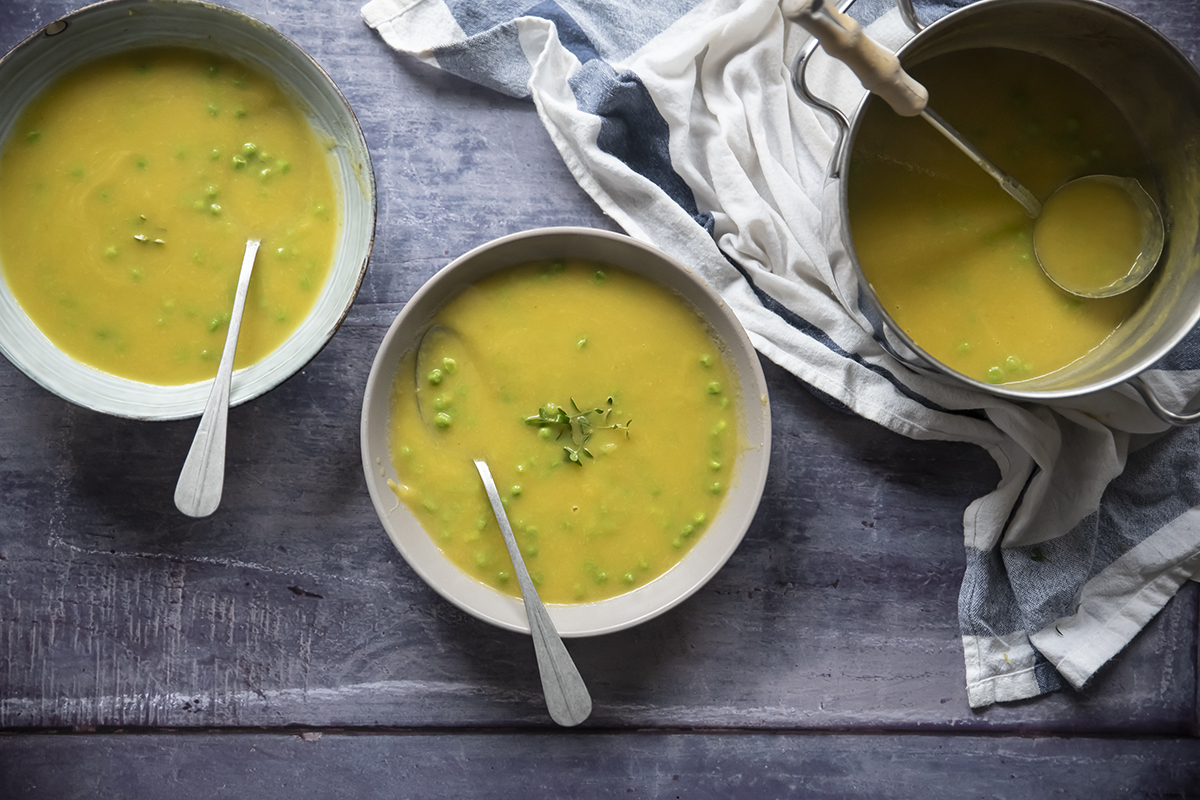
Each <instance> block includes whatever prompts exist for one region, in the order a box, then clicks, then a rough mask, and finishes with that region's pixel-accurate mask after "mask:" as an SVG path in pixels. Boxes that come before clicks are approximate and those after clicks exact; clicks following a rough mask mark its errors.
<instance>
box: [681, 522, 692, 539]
mask: <svg viewBox="0 0 1200 800" xmlns="http://www.w3.org/2000/svg"><path fill="white" fill-rule="evenodd" d="M695 532H696V526H695V525H693V524H691V523H690V522H689V523H688V524H687V525H684V526H683V528H682V529H681V530H680V531H679V535H680V536H682V537H683V538H685V539H686V538H687V537H689V536H691V535H692V534H693V533H695Z"/></svg>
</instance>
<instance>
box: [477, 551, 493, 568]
mask: <svg viewBox="0 0 1200 800" xmlns="http://www.w3.org/2000/svg"><path fill="white" fill-rule="evenodd" d="M489 561H491V559H490V558H488V554H487V553H485V552H484V551H482V550H480V551H479V552H477V553H476V554H475V565H476V566H480V567H486V566H487V564H488V562H489Z"/></svg>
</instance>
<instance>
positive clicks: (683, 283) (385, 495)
mask: <svg viewBox="0 0 1200 800" xmlns="http://www.w3.org/2000/svg"><path fill="white" fill-rule="evenodd" d="M571 257H578V258H587V259H591V260H594V261H600V262H604V263H609V264H613V265H615V266H618V267H623V268H625V269H627V270H629V271H631V272H634V273H636V274H639V275H641V276H643V277H645V278H648V279H650V280H652V281H655V282H656V283H659V284H661V285H663V286H666V287H668V288H670V289H672V290H674V291H675V292H676V293H678V294H679V295H681V296H682V297H683V298H684V299H685V300H686V301H687V302H688V303H689V304H691V306H692V307H693V308H694V309H695V310H696V311H697V312H699V314H700V315H701V316H702V317H703V318H704V319H705V320H706V321H707V323H708V324H709V326H710V327H711V329H712V331H713V333H714V334H715V336H716V338H717V339H718V340H719V342H720V343H721V345H722V346H723V354H724V356H725V357H726V359H727V360H728V363H729V364H730V365H731V367H732V371H733V373H734V375H735V377H736V380H737V381H738V384H739V386H740V389H741V396H742V399H743V405H744V409H743V413H742V414H741V415H740V419H739V426H740V427H741V430H740V436H741V440H742V441H743V442H745V445H746V446H745V449H744V450H743V452H742V453H741V454H740V456H739V457H738V463H737V465H736V468H735V473H734V474H735V479H734V482H733V484H732V486H731V488H730V491H729V493H728V495H727V496H726V498H725V503H724V505H723V506H722V507H721V510H720V512H719V513H718V514H717V515H716V517H715V518H714V519H713V521H712V523H711V525H710V527H709V528H708V529H707V530H706V531H705V533H704V535H703V536H702V537H700V539H699V540H698V541H697V542H696V544H695V545H694V546H693V548H692V550H691V551H690V552H689V553H688V554H687V555H686V556H685V557H684V558H683V560H682V561H680V562H679V564H677V565H676V566H674V567H672V568H671V569H670V570H668V571H667V572H666V573H665V574H664V575H662V576H661V577H659V578H657V579H655V580H653V581H651V582H649V583H647V584H646V585H644V586H640V587H638V588H636V589H634V590H632V591H630V592H627V593H625V594H622V595H619V596H617V597H614V598H611V599H608V600H601V601H598V602H595V603H581V604H575V605H551V606H549V610H550V617H551V619H553V620H554V625H555V627H556V628H557V629H558V631H559V633H560V634H562V635H563V636H591V635H595V634H601V633H609V632H612V631H617V630H621V629H623V628H628V627H630V626H632V625H636V624H638V623H639V622H644V621H645V620H648V619H650V618H652V617H655V616H657V615H659V614H661V613H663V612H664V611H666V610H667V609H669V608H671V607H673V606H675V605H677V604H678V603H680V602H682V601H683V600H684V599H685V598H687V597H688V596H690V595H691V594H692V593H693V592H695V591H696V590H697V589H699V588H700V587H701V586H703V585H704V584H705V583H706V582H707V581H708V579H709V578H711V577H712V576H713V575H714V574H715V573H716V571H717V570H718V569H720V568H721V566H722V565H723V564H724V563H725V562H726V560H728V558H729V556H730V555H731V554H732V553H733V551H734V549H735V548H736V547H737V546H738V543H739V542H741V540H742V537H743V536H744V535H745V533H746V529H747V528H748V527H749V526H750V521H751V519H752V518H753V517H754V512H755V510H756V509H757V508H758V502H759V499H760V498H761V497H762V491H763V485H764V483H765V482H766V476H767V462H768V460H769V459H770V454H771V453H770V451H771V413H770V406H769V404H768V401H767V386H766V381H765V380H764V379H763V374H762V367H761V365H760V364H759V361H758V356H757V354H756V353H755V351H754V348H753V347H752V346H751V344H750V341H749V339H748V338H747V337H746V332H745V330H743V328H742V326H741V324H740V323H739V322H738V321H737V318H736V317H735V316H734V315H733V312H732V311H731V310H730V309H729V307H728V306H727V305H725V303H724V302H723V301H722V300H721V299H720V297H719V296H717V295H716V294H715V293H714V292H712V291H711V290H710V289H709V288H708V287H707V286H706V285H705V284H704V283H702V282H701V281H700V279H699V278H697V277H696V276H695V275H694V274H692V272H691V271H689V270H688V269H687V268H686V267H685V266H683V265H682V264H680V263H679V262H678V261H675V260H674V259H671V258H670V257H668V256H666V255H665V254H663V253H661V252H659V251H658V250H656V249H654V248H653V247H650V246H649V245H645V244H642V243H641V242H638V241H635V240H634V239H630V238H629V237H627V236H622V235H620V234H615V233H608V232H606V231H599V230H592V229H589V228H542V229H538V230H533V231H528V232H525V233H518V234H514V235H512V236H506V237H504V238H501V239H497V240H495V241H493V242H490V243H488V244H485V245H483V246H481V247H477V248H476V249H474V250H472V251H471V252H469V253H467V254H465V255H463V256H461V257H459V258H457V259H455V260H454V261H453V262H452V263H451V264H450V265H449V266H447V267H445V268H444V269H442V270H441V271H440V272H438V273H437V274H436V275H434V276H433V278H431V279H430V280H429V281H428V282H427V283H426V284H425V285H424V286H422V287H421V289H420V290H419V291H418V292H417V293H416V294H415V295H414V296H413V298H412V300H410V301H409V302H408V304H407V305H406V306H405V307H404V310H403V311H401V312H400V315H399V316H398V317H396V320H395V321H394V322H393V323H392V326H391V327H390V328H389V329H388V332H387V335H386V336H385V337H384V339H383V344H381V345H380V347H379V352H378V353H377V354H376V356H375V362H374V364H373V365H372V366H371V374H370V377H369V378H368V380H367V389H366V394H365V396H364V398H363V408H362V428H361V438H362V457H363V470H364V472H365V474H366V478H367V486H368V488H369V489H370V493H371V501H372V502H373V503H374V504H375V510H376V511H377V512H378V514H379V519H380V520H381V521H382V522H383V527H384V529H385V530H386V531H387V533H388V536H389V537H391V539H392V542H393V544H395V545H396V548H397V549H398V550H399V551H400V553H401V554H402V555H403V556H404V558H405V560H406V561H408V563H409V565H411V566H412V568H413V569H414V570H415V571H416V572H417V574H418V575H420V576H421V577H422V578H423V579H424V580H425V582H426V583H428V584H429V585H430V586H432V587H433V588H434V589H435V590H436V591H437V592H438V593H439V594H441V595H442V596H443V597H445V598H446V599H447V600H449V601H450V602H452V603H454V604H455V605H457V606H458V607H459V608H461V609H463V610H464V611H466V612H468V613H470V614H472V615H474V616H476V617H478V618H479V619H482V620H484V621H486V622H490V623H492V624H495V625H498V626H500V627H502V628H507V629H509V630H514V631H523V632H528V630H529V624H528V622H527V621H526V618H525V609H524V606H523V605H522V604H521V602H520V601H519V600H518V599H516V598H514V597H510V596H508V595H505V594H501V593H500V592H497V591H496V590H494V589H492V588H491V587H488V586H485V585H484V584H482V583H479V582H478V581H476V580H474V579H473V578H471V577H469V576H467V575H466V573H464V572H462V571H461V570H459V569H458V568H457V567H455V566H454V565H453V564H452V563H450V561H449V560H447V559H446V557H445V556H444V555H442V552H441V550H439V549H438V547H437V545H435V544H434V542H433V540H432V539H431V538H430V536H429V535H428V534H427V533H426V532H425V531H424V530H423V529H422V528H421V525H420V523H419V522H418V521H417V519H416V518H415V517H414V516H413V515H412V513H411V512H409V510H408V508H407V506H405V505H403V504H402V503H400V502H399V501H398V500H397V499H396V495H395V494H394V493H393V492H392V491H391V489H389V488H388V481H389V480H396V472H395V469H394V468H393V467H392V462H391V458H390V454H389V452H388V436H387V431H388V417H389V414H390V409H389V394H390V392H391V387H392V382H393V380H394V379H395V376H396V371H397V369H398V366H399V363H400V360H401V359H402V358H403V357H404V355H405V354H406V353H408V352H409V351H411V350H412V348H413V347H415V346H416V343H417V342H418V341H419V337H420V335H421V334H422V333H423V332H424V330H425V329H426V328H427V327H428V325H429V324H430V321H431V320H432V318H433V317H434V315H435V314H436V312H437V311H438V310H439V309H440V308H441V307H442V306H443V305H445V304H446V303H447V302H448V301H449V300H450V299H451V298H453V297H454V296H455V295H457V294H458V293H459V292H460V291H461V290H462V289H463V288H464V287H466V286H468V285H470V284H472V283H474V282H476V281H478V280H479V279H481V278H482V277H484V276H486V275H488V274H491V273H493V272H495V271H497V270H500V269H503V268H504V267H507V266H511V265H514V264H519V263H522V262H526V261H534V260H539V259H554V258H571ZM482 490H483V487H482V484H481V485H480V491H482Z"/></svg>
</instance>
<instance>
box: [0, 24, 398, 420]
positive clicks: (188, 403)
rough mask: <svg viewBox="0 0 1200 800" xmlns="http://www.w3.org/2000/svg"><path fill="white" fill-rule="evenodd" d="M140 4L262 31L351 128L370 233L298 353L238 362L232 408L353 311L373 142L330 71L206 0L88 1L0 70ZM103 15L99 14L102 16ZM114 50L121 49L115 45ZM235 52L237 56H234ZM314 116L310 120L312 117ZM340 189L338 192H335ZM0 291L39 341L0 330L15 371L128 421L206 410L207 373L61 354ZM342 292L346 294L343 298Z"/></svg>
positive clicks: (272, 382)
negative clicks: (108, 368) (152, 374)
mask: <svg viewBox="0 0 1200 800" xmlns="http://www.w3.org/2000/svg"><path fill="white" fill-rule="evenodd" d="M138 8H142V9H152V10H153V13H154V14H158V15H163V14H176V13H181V10H182V11H183V12H184V13H202V14H211V15H214V18H218V19H224V20H227V21H230V22H232V23H233V24H235V25H237V26H238V27H239V28H240V29H242V30H245V31H248V32H252V34H253V36H254V37H255V38H258V39H261V38H262V37H267V38H268V40H270V42H271V45H273V47H274V48H276V49H277V50H278V51H280V52H285V53H287V54H289V56H291V57H293V58H295V59H296V62H298V63H300V64H302V65H303V69H304V72H305V75H306V77H308V78H310V79H312V80H313V81H314V82H316V83H318V84H320V86H321V88H322V89H323V91H324V92H325V96H326V97H327V98H328V99H329V100H330V101H332V104H333V106H334V108H335V110H336V113H337V114H338V115H339V116H340V117H342V118H343V119H344V121H345V123H346V125H345V130H347V131H348V132H351V133H352V137H351V138H352V141H349V142H342V143H340V145H339V147H341V148H344V149H346V151H347V153H348V154H352V155H353V159H352V161H353V162H354V163H355V165H356V167H355V168H354V169H353V176H352V179H353V181H354V182H355V183H356V184H357V185H358V186H360V187H361V196H362V199H363V204H364V212H365V213H364V214H362V217H363V220H364V222H363V223H362V227H365V229H366V231H365V232H366V234H367V235H366V237H365V242H364V243H363V244H361V245H356V248H357V249H359V250H361V259H360V260H359V263H358V264H357V267H356V271H355V272H354V273H351V272H350V271H349V269H347V270H346V271H345V275H344V276H343V278H342V280H341V281H340V285H339V287H338V290H337V296H336V297H334V298H333V299H332V300H330V301H329V303H330V304H331V308H329V309H328V310H327V311H326V312H325V313H324V315H323V317H322V320H321V321H320V322H318V323H316V324H314V326H313V329H312V332H311V333H309V334H308V335H307V336H305V337H304V339H303V341H302V343H300V344H299V345H298V346H297V348H296V351H295V352H292V353H289V354H288V355H287V356H286V358H283V357H280V358H282V360H279V359H274V360H273V359H272V357H271V354H268V355H267V356H266V357H264V358H263V359H261V360H259V361H258V362H255V363H254V364H251V365H249V366H246V367H242V368H240V369H238V370H236V371H235V372H234V373H233V379H232V383H231V388H230V394H229V405H230V407H233V406H237V405H241V404H242V403H246V402H249V401H250V400H254V399H256V398H258V397H261V396H262V395H263V394H266V393H267V392H269V391H271V390H272V389H274V388H276V387H277V386H279V385H280V384H282V383H283V382H285V381H286V380H288V379H289V378H290V377H292V376H293V375H295V374H296V373H298V372H300V371H301V370H303V369H304V368H305V367H306V366H307V365H308V364H310V363H311V362H312V360H313V359H314V358H316V357H317V355H319V354H320V353H321V351H322V350H324V349H325V347H326V346H327V345H328V344H329V342H330V340H332V338H333V337H334V335H335V334H336V333H337V331H338V330H339V329H340V328H341V326H342V324H343V323H344V322H345V320H346V318H347V317H348V316H349V314H350V310H351V308H352V307H353V305H354V302H355V300H356V298H357V297H358V293H359V291H360V290H361V288H362V284H363V280H364V279H365V277H366V272H367V268H368V266H369V263H370V258H371V254H372V252H373V250H374V246H375V236H376V227H377V224H378V215H379V203H378V190H377V185H376V180H375V171H374V165H373V163H372V160H371V154H370V148H369V147H368V145H367V142H366V137H365V135H364V133H363V130H362V125H361V123H360V122H359V120H358V115H357V114H356V113H355V112H354V108H353V107H352V106H351V105H350V102H349V100H347V98H346V96H345V94H344V93H343V92H342V91H341V89H340V87H339V86H338V85H337V82H336V81H334V80H333V78H332V76H330V75H329V73H328V72H327V71H326V70H325V68H324V67H322V66H321V64H320V63H318V62H317V60H316V59H315V58H313V57H312V56H311V55H310V54H309V53H308V52H307V51H306V50H305V49H304V48H303V47H301V46H300V45H299V44H297V43H296V42H295V41H294V40H293V39H291V38H290V37H288V36H287V35H285V34H284V33H282V32H281V31H279V30H277V29H276V28H274V27H273V26H271V25H269V24H267V23H266V22H263V21H262V20H260V19H258V18H256V17H254V16H252V15H250V14H247V13H245V12H242V11H239V10H237V9H233V8H228V7H226V6H222V5H218V4H216V3H212V2H207V1H206V0H99V1H98V2H94V3H90V4H88V5H85V6H83V7H81V8H78V9H75V10H73V11H70V12H68V13H66V14H63V15H62V16H59V17H57V18H56V19H54V20H52V21H50V22H48V23H47V24H45V25H42V26H41V27H40V28H38V29H36V30H35V31H33V32H32V33H30V34H29V35H28V36H26V37H25V38H24V39H22V40H21V41H20V42H18V43H17V44H16V45H14V46H13V47H12V48H11V49H10V50H8V51H7V52H6V53H4V54H3V55H0V75H2V74H3V72H4V71H5V70H6V69H8V68H9V67H10V65H11V64H12V62H13V61H14V59H16V58H18V57H19V56H20V55H21V54H23V53H24V52H25V51H27V50H29V49H30V48H32V47H36V46H38V44H39V40H41V39H44V38H50V37H53V36H57V35H59V34H61V33H63V32H64V31H66V30H68V29H70V28H71V27H72V26H73V25H75V24H78V23H79V22H81V21H83V20H86V19H87V18H89V17H92V16H94V15H97V14H101V15H120V14H128V15H130V18H136V13H135V10H136V9H138ZM105 18H106V17H102V18H101V19H105ZM152 44H153V43H152V41H150V40H149V39H146V40H141V41H136V42H133V43H131V44H130V45H129V46H130V47H134V48H136V47H143V46H152ZM185 46H186V45H185ZM210 49H211V50H212V51H213V52H219V51H218V50H217V49H216V48H215V47H214V48H210ZM112 52H120V48H118V49H115V50H113V51H112ZM96 57H102V56H96ZM234 57H235V58H236V56H234ZM86 61H87V59H84V60H83V61H82V62H81V63H86ZM255 63H256V64H257V65H258V67H257V68H258V69H261V70H264V71H268V72H269V73H270V74H271V76H272V78H273V79H275V80H276V81H279V82H280V83H281V84H283V85H284V88H285V89H286V90H288V91H296V90H295V87H294V85H293V84H291V82H289V81H288V80H287V79H286V78H285V77H284V76H282V75H280V74H279V73H278V72H277V71H276V70H275V69H272V68H270V67H269V66H268V65H267V64H266V63H265V62H263V61H261V60H258V59H256V60H255ZM69 66H77V65H69ZM67 69H68V68H66V67H59V68H56V69H55V70H54V71H53V72H52V75H51V78H50V80H51V81H52V80H54V79H57V78H58V77H60V76H61V75H62V74H65V72H66V71H67ZM39 91H40V90H39ZM296 94H297V96H299V97H303V95H301V94H300V93H299V92H296ZM24 108H25V104H21V105H20V106H19V107H17V108H14V109H11V110H10V111H9V112H8V115H7V116H8V118H9V119H13V120H15V119H16V117H17V116H19V114H20V112H21V111H22V110H23V109H24ZM311 121H312V118H311V116H310V122H311ZM336 180H337V176H336V175H335V182H336ZM342 193H343V192H339V195H340V194H342ZM348 202H349V201H348V200H346V199H342V198H339V203H341V204H343V205H342V207H343V208H344V207H345V204H347V203H348ZM354 233H355V234H357V233H358V230H357V229H356V230H355V231H354ZM350 235H351V231H350V229H349V228H348V220H347V219H342V220H341V221H340V223H339V228H338V232H337V236H338V240H337V241H338V242H341V241H342V237H344V236H350ZM336 257H337V253H336V252H335V263H336ZM334 277H335V274H334V272H333V270H332V269H331V272H330V275H329V278H328V280H329V281H332V280H333V279H334ZM327 291H330V289H329V286H328V284H327V285H326V287H325V288H323V289H322V290H321V294H320V295H318V297H317V300H316V301H315V304H314V307H313V309H312V310H311V311H310V312H309V316H308V317H306V320H311V319H312V318H313V316H314V314H315V313H316V312H317V309H318V306H319V305H320V304H321V301H322V297H323V296H324V294H325V293H326V292H327ZM0 294H3V295H5V297H6V300H5V302H6V305H7V304H11V305H12V306H13V307H14V308H15V309H16V310H17V312H18V314H17V315H16V316H18V317H19V319H17V320H15V321H14V320H9V321H8V322H7V323H5V327H6V328H7V326H15V327H18V328H21V329H23V330H25V331H26V332H27V333H26V335H28V336H30V337H31V338H32V339H33V340H34V341H35V342H36V344H35V345H33V347H34V348H36V350H37V352H31V351H30V347H29V346H22V347H14V346H13V345H12V344H11V343H10V342H9V341H8V338H7V337H6V336H0V353H2V354H3V355H4V356H5V358H7V359H8V361H9V362H10V363H11V364H13V365H14V366H15V367H16V368H17V369H18V370H20V371H21V372H22V373H24V374H25V375H26V376H27V377H28V378H30V380H32V381H34V382H35V383H37V384H38V385H39V386H41V387H42V388H43V389H46V390H47V391H49V392H51V393H53V394H55V395H57V396H58V397H60V398H62V399H63V400H66V401H68V402H70V403H73V404H75V405H78V406H80V407H82V408H87V409H90V410H92V411H98V412H100V413H104V414H110V415H112V416H116V417H123V418H127V419H135V420H144V421H166V420H178V419H189V418H194V417H198V416H200V414H201V413H203V410H204V406H205V404H206V402H207V397H208V393H209V387H210V386H211V385H212V382H213V379H212V378H210V379H206V380H202V381H196V382H193V383H188V384H176V385H159V384H150V383H145V382H142V381H136V380H132V379H129V378H123V377H119V376H116V375H112V374H110V373H106V372H104V371H103V370H100V369H98V368H95V367H92V366H91V365H88V364H86V363H84V362H82V361H79V360H77V359H75V358H74V357H72V356H70V355H68V354H66V353H64V352H63V351H61V350H59V349H58V347H57V346H56V345H54V344H53V343H52V342H50V340H49V339H48V338H47V337H46V336H45V334H44V333H42V332H41V330H40V329H39V328H37V326H36V325H35V324H34V323H33V322H32V320H31V319H29V317H28V315H27V314H26V313H25V312H24V310H23V309H21V307H20V305H19V304H18V303H17V302H16V300H15V298H12V295H11V291H10V290H9V289H8V286H7V282H6V281H5V280H4V278H3V275H2V274H0ZM343 295H344V300H342V299H341V298H342V296H343ZM9 301H11V303H10V302H9ZM305 325H306V322H302V323H301V324H300V326H298V327H297V329H296V330H295V331H293V332H292V334H291V335H290V336H289V337H288V339H287V340H285V341H284V342H283V343H282V344H281V345H280V346H279V347H278V348H276V350H275V351H273V352H275V353H278V352H279V351H280V350H282V349H283V348H285V347H287V346H288V343H289V342H290V341H291V340H292V339H293V338H294V337H296V336H297V335H298V334H300V333H301V332H302V331H304V330H305ZM0 332H3V331H0ZM51 351H53V352H51ZM43 357H49V359H50V362H49V363H48V364H47V363H40V364H39V363H35V362H39V361H40V360H41V359H42V358H43ZM39 366H40V369H39ZM48 367H49V368H48ZM81 376H86V377H85V378H84V380H85V381H87V382H90V383H92V384H93V385H94V386H95V387H97V388H96V389H95V391H93V392H92V393H90V394H85V393H84V392H83V391H82V390H81V389H80V388H79V387H78V386H77V385H76V381H77V379H78V378H79V377H81ZM130 392H133V393H148V394H149V395H150V396H151V399H150V400H138V401H132V400H130V399H129V398H128V395H129V393H130Z"/></svg>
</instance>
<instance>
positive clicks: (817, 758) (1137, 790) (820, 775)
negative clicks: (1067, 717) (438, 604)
mask: <svg viewBox="0 0 1200 800" xmlns="http://www.w3.org/2000/svg"><path fill="white" fill-rule="evenodd" d="M1197 786H1200V745H1198V744H1197V743H1196V742H1195V741H1194V740H1180V739H1164V740H1154V741H1137V742H1122V741H1114V740H1109V739H1063V738H1043V739H1028V738H1019V737H974V736H887V735H831V736H790V735H783V734H777V733H759V734H747V735H722V734H714V733H669V734H648V733H638V734H631V733H626V734H616V733H585V734H580V733H566V732H558V733H522V734H502V733H489V732H462V731H455V732H451V733H444V734H438V733H419V732H416V733H401V734H396V735H345V734H338V733H325V734H318V735H314V734H311V733H310V734H308V735H307V740H306V739H305V738H302V737H301V735H300V734H299V733H294V734H292V735H271V734H254V733H238V734H209V733H203V734H193V735H186V736H179V735H174V736H172V735H163V734H159V735H136V736H129V735H111V736H27V737H21V738H17V739H7V738H0V795H2V796H3V797H5V798H6V800H23V799H25V798H42V797H53V798H56V800H76V799H77V798H92V797H137V798H139V800H159V799H160V798H161V799H162V800H175V799H176V798H178V797H180V796H186V797H189V798H198V799H199V798H241V797H253V798H256V799H257V800H276V799H279V800H291V799H292V798H295V797H298V796H299V797H321V798H326V799H327V800H339V799H340V798H355V800H357V798H361V797H420V798H422V800H443V799H444V800H458V798H462V797H471V798H480V800H484V799H486V798H510V797H522V798H530V797H555V798H557V797H574V798H598V797H622V798H647V797H655V798H687V799H688V800H706V799H707V798H712V800H729V799H730V798H747V800H749V799H751V798H752V799H753V800H772V799H773V798H785V797H804V798H812V799H813V800H821V799H824V800H834V799H835V798H846V797H870V798H874V799H875V800H887V799H888V798H912V799H913V800H917V799H918V798H920V799H921V800H924V799H925V798H930V797H951V796H952V797H955V798H961V800H971V799H972V798H995V797H1005V798H1014V797H1037V798H1050V797H1070V798H1079V797H1094V798H1106V797H1124V798H1167V797H1179V798H1187V797H1195V796H1196V793H1197ZM951 792H952V794H951Z"/></svg>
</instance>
